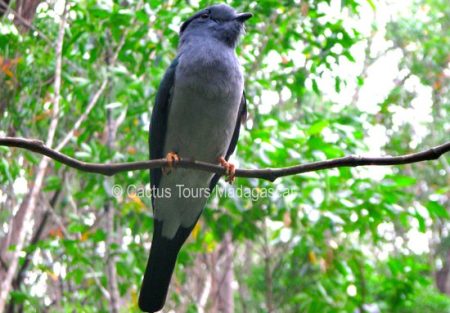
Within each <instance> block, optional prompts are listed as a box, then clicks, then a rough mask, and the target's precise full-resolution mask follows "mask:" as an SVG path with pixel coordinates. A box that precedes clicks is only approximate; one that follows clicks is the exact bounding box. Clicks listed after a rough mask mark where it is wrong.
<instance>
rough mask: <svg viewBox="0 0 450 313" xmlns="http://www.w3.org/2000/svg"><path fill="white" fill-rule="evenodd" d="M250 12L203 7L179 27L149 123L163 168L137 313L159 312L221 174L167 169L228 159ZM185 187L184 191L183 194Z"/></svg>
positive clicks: (239, 111) (235, 133)
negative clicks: (189, 161) (179, 258)
mask: <svg viewBox="0 0 450 313" xmlns="http://www.w3.org/2000/svg"><path fill="white" fill-rule="evenodd" d="M251 17H252V14H251V13H237V12H236V11H235V10H234V9H233V8H232V7H230V6H228V5H226V4H216V5H212V6H209V7H207V8H205V9H202V10H200V11H198V12H197V13H195V14H194V15H192V16H191V17H190V18H188V19H187V20H186V21H185V22H184V23H182V25H181V28H180V32H179V38H180V39H179V45H178V50H177V55H176V57H175V58H174V60H173V61H172V63H171V65H170V66H169V68H168V69H167V70H166V72H165V74H164V76H163V79H162V81H161V83H160V86H159V89H158V91H157V94H156V98H155V105H154V107H153V110H152V116H151V119H150V135H149V147H150V159H151V160H153V159H161V158H164V157H165V158H166V159H167V167H165V168H163V169H160V168H158V169H151V170H150V185H151V190H152V197H151V203H152V207H153V216H154V227H153V239H152V244H151V247H150V255H149V258H148V261H147V266H146V269H145V273H144V277H143V280H142V285H141V290H140V294H139V308H140V309H141V310H142V311H144V312H157V311H159V310H161V309H162V308H163V307H164V304H165V301H166V297H167V292H168V289H169V285H170V280H171V276H172V273H173V270H174V267H175V264H176V260H177V256H178V253H179V251H180V249H181V247H182V245H183V244H184V243H185V241H186V239H187V238H188V237H189V235H190V233H191V232H192V229H193V228H194V226H195V225H196V223H197V221H198V219H199V217H200V215H201V213H202V211H203V209H204V208H205V206H206V203H207V200H208V197H209V195H210V194H211V192H212V190H213V189H214V187H215V186H216V184H217V183H218V180H219V178H220V175H218V174H214V173H209V172H204V171H196V170H193V169H184V168H176V167H172V165H174V164H175V163H176V161H178V160H180V158H181V159H193V160H198V161H204V162H210V163H215V164H220V165H222V166H223V167H224V168H225V171H226V173H227V174H228V180H230V181H232V180H233V179H234V174H235V167H234V165H233V164H231V163H229V162H228V159H229V157H230V155H231V154H232V153H233V152H234V150H235V148H236V145H237V141H238V137H239V130H240V125H241V123H242V121H244V120H245V118H246V114H247V105H246V98H245V92H244V78H243V73H242V70H241V67H240V64H239V61H238V58H237V55H236V46H237V45H238V42H239V38H240V37H241V35H242V34H243V33H244V28H245V27H244V24H245V21H247V20H248V19H249V18H251ZM186 190H187V192H186Z"/></svg>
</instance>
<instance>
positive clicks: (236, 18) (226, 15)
mask: <svg viewBox="0 0 450 313" xmlns="http://www.w3.org/2000/svg"><path fill="white" fill-rule="evenodd" d="M250 17H252V14H251V13H236V11H235V10H234V9H233V8H232V7H230V6H228V5H226V4H216V5H213V6H210V7H208V8H206V9H204V10H201V11H199V12H197V13H196V14H194V15H193V16H191V17H190V18H189V19H188V20H187V21H185V22H184V23H183V24H182V25H181V29H180V36H181V39H182V40H183V37H186V36H189V35H197V36H205V37H206V36H212V37H214V38H216V39H218V40H220V41H222V42H224V43H226V44H227V45H229V46H231V47H235V46H236V44H237V41H238V39H239V35H240V34H241V33H242V32H243V30H244V22H245V21H246V20H248V19H249V18H250Z"/></svg>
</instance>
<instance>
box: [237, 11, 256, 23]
mask: <svg viewBox="0 0 450 313" xmlns="http://www.w3.org/2000/svg"><path fill="white" fill-rule="evenodd" d="M252 16H253V14H251V13H239V14H238V15H236V17H235V18H234V19H235V20H236V21H239V22H241V23H244V22H245V21H246V20H248V19H249V18H251V17H252Z"/></svg>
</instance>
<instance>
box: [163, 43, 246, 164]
mask: <svg viewBox="0 0 450 313" xmlns="http://www.w3.org/2000/svg"><path fill="white" fill-rule="evenodd" d="M174 86H175V87H174V90H173V94H172V97H173V98H172V101H171V104H170V108H169V115H168V124H167V131H168V133H167V137H166V143H165V150H166V151H165V152H169V151H176V152H177V153H178V154H179V155H180V156H181V157H187V158H193V159H196V160H202V161H207V162H216V161H217V158H218V157H219V156H223V155H225V153H226V150H227V148H228V147H229V144H230V141H231V138H232V135H233V131H234V128H235V125H236V121H237V118H238V111H239V106H240V101H241V97H242V91H243V79H242V74H241V71H240V69H239V64H238V61H237V59H236V56H235V54H234V51H233V50H232V49H222V48H221V47H220V46H219V47H218V46H217V45H213V44H211V45H209V44H208V43H207V42H205V43H203V44H200V45H196V46H195V47H191V48H190V49H185V50H184V51H183V52H182V53H181V55H180V57H179V64H178V67H177V71H176V73H175V84H174Z"/></svg>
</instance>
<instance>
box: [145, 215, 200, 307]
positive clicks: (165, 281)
mask: <svg viewBox="0 0 450 313" xmlns="http://www.w3.org/2000/svg"><path fill="white" fill-rule="evenodd" d="M191 230H192V228H183V227H180V228H179V229H178V231H177V233H176V235H175V237H174V238H172V239H167V238H164V237H163V236H162V235H161V232H162V222H160V221H157V220H155V226H154V231H153V240H152V246H151V248H150V257H149V258H148V262H147V268H146V269H145V274H144V279H143V281H142V286H141V292H140V294H139V308H140V309H141V310H142V311H144V312H157V311H159V310H161V309H162V308H163V306H164V303H165V302H166V297H167V291H168V289H169V284H170V279H171V277H172V273H173V269H174V267H175V263H176V260H177V256H178V252H179V251H180V249H181V246H182V245H183V243H184V242H185V241H186V239H187V237H188V236H189V234H190V233H191Z"/></svg>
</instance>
